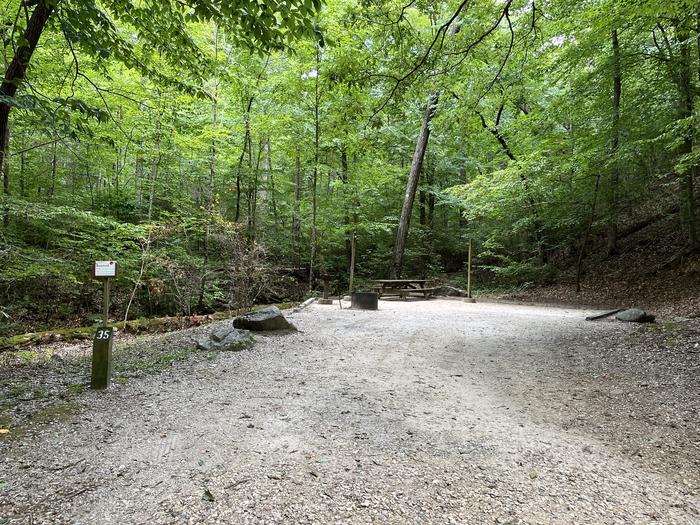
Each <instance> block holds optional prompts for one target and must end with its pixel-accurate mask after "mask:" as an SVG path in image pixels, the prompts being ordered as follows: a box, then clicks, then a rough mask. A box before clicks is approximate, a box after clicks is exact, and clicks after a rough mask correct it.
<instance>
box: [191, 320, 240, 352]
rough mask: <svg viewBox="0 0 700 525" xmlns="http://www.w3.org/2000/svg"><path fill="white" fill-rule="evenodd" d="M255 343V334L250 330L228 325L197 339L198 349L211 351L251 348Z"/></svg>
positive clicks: (232, 350)
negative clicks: (252, 334)
mask: <svg viewBox="0 0 700 525" xmlns="http://www.w3.org/2000/svg"><path fill="white" fill-rule="evenodd" d="M252 344H253V336H251V335H250V332H249V331H248V330H237V329H235V328H231V327H228V326H220V327H219V328H217V329H215V330H213V331H212V332H210V333H209V334H207V335H205V336H204V337H202V338H201V339H200V340H199V341H197V349H198V350H204V351H205V352H210V351H212V352H213V351H224V352H236V351H238V350H243V349H244V348H249V347H250V346H252Z"/></svg>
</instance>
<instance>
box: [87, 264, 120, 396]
mask: <svg viewBox="0 0 700 525" xmlns="http://www.w3.org/2000/svg"><path fill="white" fill-rule="evenodd" d="M117 268H118V265H117V263H116V262H115V261H97V262H95V265H94V266H93V277H95V278H96V279H100V280H101V281H102V283H103V297H102V326H100V327H98V328H97V330H96V331H95V338H94V339H93V341H92V373H91V377H90V388H94V389H99V390H101V389H104V388H107V387H109V383H110V381H111V379H112V341H113V339H114V330H113V328H112V327H111V326H108V325H109V288H110V279H111V278H112V277H116V276H117Z"/></svg>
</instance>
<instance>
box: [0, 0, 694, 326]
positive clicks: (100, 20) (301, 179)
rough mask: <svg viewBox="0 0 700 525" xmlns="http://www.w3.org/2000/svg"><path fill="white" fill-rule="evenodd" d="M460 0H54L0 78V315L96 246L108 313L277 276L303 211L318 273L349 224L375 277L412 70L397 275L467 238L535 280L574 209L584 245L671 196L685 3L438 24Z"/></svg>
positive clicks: (453, 262)
mask: <svg viewBox="0 0 700 525" xmlns="http://www.w3.org/2000/svg"><path fill="white" fill-rule="evenodd" d="M461 5H462V2H454V1H448V2H414V3H410V4H409V3H407V2H405V1H400V0H391V1H386V2H365V1H359V0H332V1H329V2H327V4H326V5H325V7H323V8H322V6H321V5H320V2H318V1H317V0H313V1H309V0H293V1H280V2H257V1H254V0H250V1H249V0H245V1H240V2H224V1H220V0H205V1H198V2H188V1H186V2H184V3H178V2H173V1H171V0H154V1H149V2H146V3H143V2H134V1H132V0H108V1H106V2H101V3H97V4H95V3H94V2H87V1H84V0H61V1H59V2H57V3H56V11H55V16H54V18H52V22H51V24H50V25H49V27H48V29H47V30H46V31H45V32H44V35H42V45H41V46H40V47H39V49H38V50H37V51H36V53H35V55H34V57H33V58H32V62H31V67H30V71H29V79H30V82H28V83H27V84H26V85H23V86H22V89H21V90H20V92H19V93H18V94H17V96H15V97H12V98H10V99H7V100H6V99H0V103H7V104H9V105H11V106H12V113H11V128H12V139H11V142H10V150H9V151H10V154H11V156H10V159H9V166H10V171H9V177H8V193H9V196H6V197H4V200H3V201H2V202H0V214H2V216H3V218H4V220H3V225H2V227H1V228H0V239H1V240H0V265H2V266H1V269H0V305H2V306H0V331H2V333H3V334H12V333H15V332H17V331H18V330H20V329H22V331H26V330H25V329H27V328H31V327H35V326H36V327H47V326H50V325H52V324H61V323H66V322H69V323H70V322H79V320H85V319H88V318H90V316H94V315H95V313H96V312H98V311H99V304H98V297H99V286H98V284H97V283H95V282H93V281H92V280H91V279H90V278H89V275H88V268H89V265H90V263H91V262H92V261H93V260H95V259H104V258H115V259H118V260H119V261H120V264H121V267H122V269H123V272H122V275H121V277H120V278H119V280H118V282H117V283H115V287H114V312H115V313H117V314H118V315H119V316H121V315H124V314H125V313H126V309H127V306H128V305H130V306H128V307H129V316H130V317H132V318H133V317H140V316H153V315H161V314H186V313H196V312H199V313H203V312H211V311H213V310H216V309H221V308H228V307H234V306H237V305H241V304H243V303H248V302H255V301H258V302H265V301H267V302H271V301H278V300H282V299H285V298H298V297H301V296H303V295H304V294H305V293H306V292H307V290H308V289H309V287H310V286H313V283H306V282H304V279H305V277H306V276H307V275H308V272H309V264H310V262H311V251H312V250H311V244H312V238H314V235H313V230H314V227H313V224H314V223H315V224H316V228H315V229H316V236H315V237H316V245H317V246H316V248H317V250H316V252H317V253H316V258H315V260H314V265H315V266H316V268H315V270H316V273H317V274H318V273H319V272H320V273H329V274H332V275H333V276H334V277H335V280H336V281H337V282H338V283H340V284H338V286H344V284H343V281H345V280H346V278H347V270H348V267H349V257H350V253H349V252H350V240H351V238H352V236H353V235H355V236H356V238H357V255H358V258H357V278H358V279H363V278H364V279H372V278H381V277H385V276H386V274H387V271H388V261H389V259H390V256H391V252H392V248H393V242H394V235H395V231H396V226H397V223H398V219H399V214H400V210H401V203H402V199H403V195H404V192H405V185H406V176H407V173H408V170H409V168H410V164H411V160H412V156H413V153H414V149H415V143H416V137H417V134H418V130H419V129H420V125H421V120H422V118H423V112H424V107H425V101H426V100H427V98H428V95H429V94H430V93H431V92H433V91H439V92H440V102H439V106H438V109H437V114H436V116H435V118H434V120H433V122H432V129H431V137H430V142H429V147H428V153H427V155H426V158H425V160H424V164H423V171H422V174H421V180H420V184H419V196H418V198H417V202H416V203H415V205H414V212H413V217H412V221H411V233H410V236H409V240H408V246H407V248H406V254H405V260H406V266H405V274H406V275H407V276H423V275H425V276H433V275H438V274H440V273H443V272H445V271H448V272H461V271H462V269H463V267H464V263H465V258H466V244H467V241H468V240H469V239H471V240H473V241H474V245H475V250H476V254H477V260H476V263H477V265H478V266H479V268H480V269H481V270H482V271H488V272H489V273H490V274H491V275H490V276H491V277H492V278H493V279H494V280H496V281H500V282H508V283H509V284H523V283H531V282H540V281H542V280H547V279H549V278H550V277H551V275H552V272H553V271H554V266H553V263H557V262H560V261H563V260H566V259H567V258H569V257H572V256H576V255H577V254H578V252H579V250H580V249H581V246H582V244H585V243H584V242H583V241H584V239H583V237H584V234H585V232H586V231H587V225H588V224H589V222H590V223H591V224H592V232H591V235H590V240H589V244H590V243H591V242H597V243H598V244H600V245H602V244H604V242H605V236H606V231H607V230H608V229H609V228H610V224H612V223H614V224H616V225H618V226H620V228H622V227H624V226H627V225H630V224H634V223H636V222H637V221H639V220H641V219H643V218H644V217H645V215H647V214H648V213H647V209H648V208H654V207H656V208H658V207H660V208H667V207H669V206H670V205H672V204H674V203H676V202H679V201H682V202H683V203H684V204H683V205H684V206H686V207H687V204H688V199H685V200H682V199H680V198H679V195H680V194H681V193H682V187H683V186H682V184H686V182H685V181H687V178H684V177H685V176H686V174H688V173H691V182H692V173H694V172H695V170H696V169H697V165H698V155H699V153H698V148H697V147H695V145H696V144H697V142H698V141H697V138H696V134H697V129H698V125H697V110H696V109H695V103H696V100H695V99H696V95H697V93H698V87H700V86H698V81H697V75H696V74H695V73H693V74H692V75H691V76H690V77H688V78H689V83H690V91H689V92H690V94H691V95H692V96H691V97H690V98H691V102H692V104H691V106H692V108H691V111H687V107H686V106H687V104H686V103H685V102H684V101H685V100H686V99H685V98H684V96H685V95H684V93H685V92H684V91H683V83H682V82H681V81H682V80H683V79H684V78H686V77H685V76H683V75H685V73H687V71H697V68H698V64H699V62H700V60H699V58H698V56H697V49H695V48H693V49H692V50H687V51H688V53H686V55H684V54H683V53H682V51H683V50H684V49H686V47H687V46H686V44H687V42H688V41H689V39H695V37H697V31H696V29H694V28H695V16H696V14H695V13H694V10H696V5H695V4H694V3H690V2H685V1H680V0H678V1H672V2H660V1H652V0H649V1H645V2H641V3H639V2H630V1H622V2H612V1H609V0H600V1H596V2H572V1H570V0H553V1H550V2H546V3H542V2H526V1H524V0H522V1H511V2H492V1H490V0H489V1H487V0H479V1H476V2H470V3H468V4H467V5H465V6H464V7H463V8H462V10H461V11H460V13H459V16H457V17H456V18H455V22H456V23H458V24H459V29H460V30H459V31H456V25H453V26H452V27H450V28H447V27H443V24H445V22H447V21H448V20H450V19H451V18H452V15H453V14H454V13H455V12H456V10H457V9H458V7H459V6H461ZM18 9H19V2H18V1H13V2H10V5H9V6H8V7H5V8H4V11H2V15H3V19H7V20H14V19H15V18H16V17H15V14H16V12H18V11H17V10H18ZM24 23H25V22H24V18H23V17H19V18H18V21H17V22H16V24H17V25H16V27H15V31H14V33H13V35H14V37H15V38H16V37H17V36H18V35H21V34H22V29H23V24H24ZM447 29H449V31H447ZM613 29H617V30H618V33H619V43H620V57H621V63H620V68H621V73H622V84H621V105H620V108H619V122H617V124H615V123H614V119H613V106H612V98H613V97H612V93H613V74H614V73H613V70H614V67H613V66H614V53H613V48H612V41H611V32H612V30H613ZM320 33H322V37H321V35H320ZM684 35H685V36H684ZM442 36H444V38H442ZM436 37H437V38H436ZM693 41H694V40H693ZM4 42H5V47H4V49H5V54H6V55H7V57H8V58H11V56H12V53H13V50H12V49H13V48H12V46H11V44H12V43H11V42H10V41H9V38H8V36H7V35H5V36H4ZM14 44H15V48H16V46H17V45H18V44H21V42H17V41H15V43H14ZM684 46H686V47H684ZM290 51H292V52H290ZM691 51H692V52H691ZM683 57H685V58H683ZM686 76H687V75H686ZM686 91H687V90H686ZM685 94H686V95H687V93H685ZM684 108H685V109H684ZM614 137H617V138H616V139H614ZM614 143H616V145H614ZM689 146H690V147H689ZM314 174H315V176H314ZM314 179H315V180H316V184H315V186H314V182H313V181H314ZM314 193H315V196H314ZM594 204H595V206H594ZM683 213H684V215H683V217H684V222H683V229H684V233H685V234H686V236H688V235H689V232H690V226H691V225H692V221H693V217H692V213H691V212H690V210H686V209H685V208H684V211H683Z"/></svg>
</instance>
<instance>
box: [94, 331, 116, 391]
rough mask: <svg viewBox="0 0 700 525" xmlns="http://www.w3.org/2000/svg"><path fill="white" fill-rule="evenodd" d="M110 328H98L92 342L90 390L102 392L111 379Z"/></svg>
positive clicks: (111, 335) (112, 332)
mask: <svg viewBox="0 0 700 525" xmlns="http://www.w3.org/2000/svg"><path fill="white" fill-rule="evenodd" d="M113 335H114V331H113V329H112V327H111V326H100V327H99V328H98V329H97V331H96V332H95V339H94V340H93V342H92V375H91V378H90V388H93V389H96V390H102V389H104V388H107V387H109V383H110V381H111V379H112V340H113Z"/></svg>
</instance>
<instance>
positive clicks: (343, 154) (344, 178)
mask: <svg viewBox="0 0 700 525" xmlns="http://www.w3.org/2000/svg"><path fill="white" fill-rule="evenodd" d="M340 181H341V182H342V183H343V187H344V188H343V189H344V191H343V200H344V201H345V205H344V208H345V209H344V210H343V225H344V226H345V235H344V236H345V254H346V257H347V260H348V261H347V262H348V265H350V260H351V259H352V236H353V233H351V232H350V210H349V209H348V191H347V186H348V183H349V182H350V181H349V179H348V149H347V147H346V146H345V144H341V145H340Z"/></svg>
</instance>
